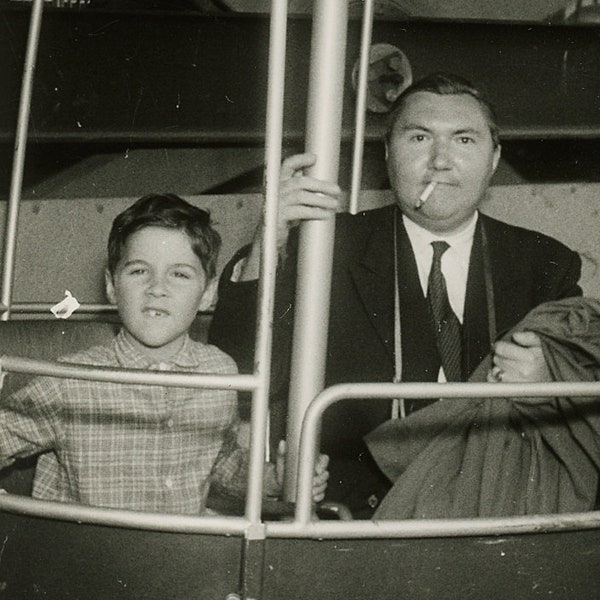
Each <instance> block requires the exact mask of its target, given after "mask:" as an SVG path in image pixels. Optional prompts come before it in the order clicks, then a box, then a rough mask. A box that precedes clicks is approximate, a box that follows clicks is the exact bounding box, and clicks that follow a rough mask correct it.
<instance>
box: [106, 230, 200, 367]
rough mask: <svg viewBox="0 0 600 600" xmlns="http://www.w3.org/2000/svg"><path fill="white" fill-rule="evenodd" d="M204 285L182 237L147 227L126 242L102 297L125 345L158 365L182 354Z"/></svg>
mask: <svg viewBox="0 0 600 600" xmlns="http://www.w3.org/2000/svg"><path fill="white" fill-rule="evenodd" d="M207 283H208V282H207V279H206V273H205V272H204V268H203V267H202V263H201V262H200V259H199V258H198V257H197V256H196V255H195V254H194V251H193V250H192V245H191V242H190V239H189V238H188V236H187V235H186V234H185V233H184V232H183V231H179V230H177V229H166V228H164V227H155V226H149V227H145V228H143V229H141V230H139V231H137V232H135V233H134V234H133V235H131V236H130V237H129V238H128V240H127V242H126V243H125V247H124V249H123V256H122V257H121V260H120V261H119V263H118V265H117V268H116V270H115V273H114V274H113V276H111V275H110V273H108V272H107V274H106V293H107V296H108V298H109V300H110V301H111V302H113V303H116V304H117V308H118V310H119V315H120V317H121V320H122V321H123V325H124V328H125V332H126V334H127V335H128V337H129V339H130V340H131V341H132V342H133V343H134V345H136V346H137V347H138V348H139V349H141V350H142V351H143V352H144V353H145V354H146V355H148V356H149V357H150V358H151V359H153V360H157V361H161V360H167V359H169V358H170V357H171V356H173V355H174V354H176V353H177V352H178V350H179V349H180V348H181V346H182V344H183V341H184V339H185V336H186V334H187V331H188V329H189V327H190V325H191V324H192V321H193V320H194V318H195V316H196V313H197V311H198V308H199V307H200V303H201V300H202V297H203V295H204V293H205V291H206V288H207Z"/></svg>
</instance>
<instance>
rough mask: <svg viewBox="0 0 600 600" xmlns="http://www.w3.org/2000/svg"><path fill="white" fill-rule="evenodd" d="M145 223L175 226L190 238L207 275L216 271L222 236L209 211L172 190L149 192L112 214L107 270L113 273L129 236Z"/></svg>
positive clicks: (142, 227) (209, 275)
mask: <svg viewBox="0 0 600 600" xmlns="http://www.w3.org/2000/svg"><path fill="white" fill-rule="evenodd" d="M144 227H164V228H165V229H177V230H179V231H182V232H183V233H185V234H186V235H187V236H188V238H189V239H190V244H191V246H192V250H193V251H194V254H195V255H196V256H197V257H198V258H199V259H200V262H201V263H202V267H203V268H204V272H205V273H206V276H207V278H208V279H212V278H213V277H214V276H215V275H216V272H217V256H218V254H219V249H220V247H221V236H220V235H219V234H218V233H217V232H216V231H215V230H214V229H213V228H212V226H211V224H210V214H209V213H208V212H206V211H205V210H202V209H201V208H197V207H196V206H193V205H192V204H190V203H189V202H186V201H185V200H184V199H183V198H180V197H179V196H176V195H175V194H148V195H147V196H143V197H142V198H140V199H139V200H136V201H135V202H134V203H133V204H132V205H131V206H130V207H129V208H127V209H126V210H124V211H123V212H122V213H120V214H119V215H117V216H116V217H115V220H114V221H113V224H112V228H111V230H110V234H109V236H108V270H109V271H110V273H111V275H114V273H115V270H116V268H117V265H118V264H119V261H120V260H121V257H122V255H123V248H124V247H125V244H126V242H127V240H128V239H129V237H130V236H131V235H133V234H134V233H135V232H136V231H140V229H144Z"/></svg>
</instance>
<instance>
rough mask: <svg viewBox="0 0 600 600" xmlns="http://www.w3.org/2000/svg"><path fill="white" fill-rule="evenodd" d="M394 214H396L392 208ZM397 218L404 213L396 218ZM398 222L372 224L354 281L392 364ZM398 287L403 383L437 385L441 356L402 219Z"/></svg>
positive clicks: (387, 218) (386, 219)
mask: <svg viewBox="0 0 600 600" xmlns="http://www.w3.org/2000/svg"><path fill="white" fill-rule="evenodd" d="M394 210H397V209H396V208H395V207H394ZM398 217H400V213H399V212H398ZM393 223H394V217H393V212H392V210H390V211H389V212H388V211H385V212H383V213H382V214H381V215H379V218H378V220H377V221H376V222H375V223H373V224H372V227H371V233H370V237H369V239H368V242H367V244H366V246H365V252H364V254H363V257H362V259H361V260H360V261H359V262H358V264H356V265H355V266H354V267H353V268H352V269H351V270H352V277H353V280H354V284H355V286H356V293H357V294H358V296H359V298H360V300H361V302H362V304H363V306H364V309H365V311H366V314H367V317H368V319H369V321H370V322H371V324H372V325H373V327H374V328H375V330H376V331H377V333H378V335H379V337H380V339H381V341H382V344H383V345H384V347H385V349H386V351H387V353H388V355H389V357H390V359H391V360H392V361H393V359H394V339H393V337H394V336H393V332H394V285H395V277H394V256H393V248H394V231H393ZM397 242H398V283H399V291H400V307H401V308H400V312H401V328H402V363H403V366H402V371H403V377H402V379H403V381H435V380H436V379H437V373H438V371H439V364H440V363H439V356H438V352H437V347H436V343H435V336H434V333H433V330H432V328H431V321H430V317H429V312H428V309H427V303H426V301H425V298H424V296H423V291H422V289H421V284H420V282H419V275H418V271H417V265H416V262H415V258H414V253H413V251H412V246H411V244H410V240H409V239H408V235H407V233H406V230H405V229H404V225H403V224H402V219H401V218H398V239H397Z"/></svg>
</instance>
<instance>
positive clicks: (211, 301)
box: [198, 277, 219, 311]
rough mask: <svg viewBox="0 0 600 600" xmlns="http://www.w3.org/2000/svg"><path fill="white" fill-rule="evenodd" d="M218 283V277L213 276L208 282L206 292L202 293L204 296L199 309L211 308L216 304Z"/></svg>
mask: <svg viewBox="0 0 600 600" xmlns="http://www.w3.org/2000/svg"><path fill="white" fill-rule="evenodd" d="M218 284H219V278H218V277H213V278H212V279H211V280H210V281H209V282H208V283H207V284H206V288H205V289H204V294H202V298H201V299H200V306H199V307H198V310H199V311H207V310H210V309H211V308H212V307H213V306H214V305H215V304H216V301H217V286H218Z"/></svg>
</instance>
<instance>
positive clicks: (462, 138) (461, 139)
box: [458, 135, 475, 145]
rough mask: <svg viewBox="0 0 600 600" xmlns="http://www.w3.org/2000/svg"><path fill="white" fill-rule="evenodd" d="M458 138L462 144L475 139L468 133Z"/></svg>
mask: <svg viewBox="0 0 600 600" xmlns="http://www.w3.org/2000/svg"><path fill="white" fill-rule="evenodd" d="M458 139H459V141H460V143H461V144H464V145H467V144H474V143H475V140H474V139H473V138H472V137H469V136H468V135H463V136H461V137H460V138H458Z"/></svg>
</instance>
